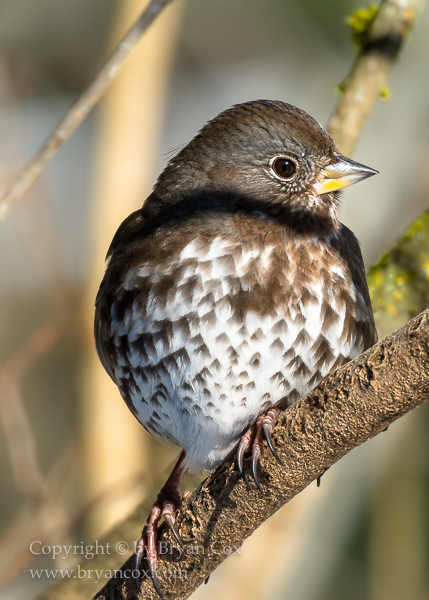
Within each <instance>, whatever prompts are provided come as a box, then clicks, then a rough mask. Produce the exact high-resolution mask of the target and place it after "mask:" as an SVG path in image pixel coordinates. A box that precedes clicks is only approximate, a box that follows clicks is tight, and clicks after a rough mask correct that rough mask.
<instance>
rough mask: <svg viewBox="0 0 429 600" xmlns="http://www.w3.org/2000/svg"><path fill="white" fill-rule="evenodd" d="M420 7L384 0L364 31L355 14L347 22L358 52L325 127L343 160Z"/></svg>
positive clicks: (407, 0)
mask: <svg viewBox="0 0 429 600" xmlns="http://www.w3.org/2000/svg"><path fill="white" fill-rule="evenodd" d="M421 5H422V0H384V1H383V2H382V3H381V5H380V7H379V9H378V11H377V13H376V17H375V19H374V20H373V21H372V19H371V18H370V14H371V13H370V12H369V14H368V16H367V18H368V19H369V21H368V23H367V28H365V23H364V19H365V17H364V16H362V15H361V19H360V22H358V23H356V21H357V20H358V18H359V15H357V13H355V15H354V16H352V17H351V18H350V19H349V24H350V25H351V26H352V28H354V30H355V32H359V34H360V35H359V38H360V46H361V48H360V51H359V54H358V56H357V58H356V60H355V63H354V65H353V67H352V70H351V72H350V74H349V75H348V77H347V78H346V80H345V81H344V83H343V86H344V90H343V91H342V94H341V96H340V99H339V100H338V103H337V106H336V107H335V110H334V112H333V114H332V117H331V118H330V120H329V123H328V131H329V133H330V134H331V135H332V137H333V138H334V140H335V141H336V143H337V145H338V148H339V149H340V152H341V153H343V154H344V155H345V156H351V154H352V153H353V150H354V147H355V144H356V141H357V139H358V137H359V134H360V132H361V130H362V127H363V125H364V123H365V121H366V120H367V118H368V116H369V114H370V112H371V110H372V107H373V105H374V103H375V101H376V100H377V98H380V96H381V94H382V91H383V89H384V88H385V86H386V83H387V80H388V77H389V75H390V71H391V70H392V67H393V65H394V63H395V60H396V58H397V57H398V55H399V52H400V50H401V48H402V45H403V43H404V40H405V39H406V37H407V35H408V34H409V32H410V31H411V29H412V28H413V25H414V22H415V18H416V15H417V13H418V11H419V9H420V7H421ZM361 12H365V11H361ZM362 22H363V23H362Z"/></svg>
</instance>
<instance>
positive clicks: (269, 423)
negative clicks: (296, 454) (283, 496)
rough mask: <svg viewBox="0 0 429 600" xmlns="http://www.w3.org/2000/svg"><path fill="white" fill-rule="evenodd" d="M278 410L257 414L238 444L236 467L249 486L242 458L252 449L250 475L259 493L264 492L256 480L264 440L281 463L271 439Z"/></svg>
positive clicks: (262, 453) (271, 409) (272, 409)
mask: <svg viewBox="0 0 429 600" xmlns="http://www.w3.org/2000/svg"><path fill="white" fill-rule="evenodd" d="M279 412H280V409H278V408H270V410H268V411H267V412H266V413H263V414H261V415H259V417H258V420H257V421H256V423H255V425H252V427H251V428H250V429H249V430H248V431H246V433H245V434H244V435H243V437H242V438H241V440H240V444H239V445H238V451H237V467H238V470H239V472H240V475H241V476H242V478H243V480H244V482H245V483H246V485H247V486H248V487H250V486H249V482H248V481H247V479H246V476H245V474H244V471H243V458H244V455H245V453H246V452H250V451H252V476H253V479H254V481H255V483H256V487H257V488H258V490H259V491H260V492H261V494H263V493H264V492H263V490H262V488H261V485H260V483H259V480H258V474H257V467H258V462H259V460H260V458H261V457H262V456H263V455H264V440H265V441H266V442H267V445H268V448H269V449H270V450H271V452H272V454H273V456H274V457H275V458H276V459H277V460H278V462H279V463H280V464H282V461H281V460H280V458H279V456H278V454H277V452H276V450H275V448H274V445H273V442H272V440H271V433H272V431H273V429H274V423H275V421H276V418H277V416H278V414H279Z"/></svg>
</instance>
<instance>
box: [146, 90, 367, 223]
mask: <svg viewBox="0 0 429 600" xmlns="http://www.w3.org/2000/svg"><path fill="white" fill-rule="evenodd" d="M375 173H377V171H375V170H373V169H370V168H369V167H365V166H364V165H360V164H359V163H355V162H353V161H350V160H349V159H346V158H344V157H342V156H341V155H340V154H339V152H338V149H337V147H336V145H335V142H334V141H333V139H332V138H331V136H330V135H329V134H328V132H327V131H326V130H325V129H324V128H323V127H322V126H321V125H320V124H319V123H318V122H317V121H316V120H315V119H313V118H312V117H311V116H310V115H308V114H307V113H306V112H305V111H303V110H301V109H299V108H297V107H295V106H292V105H290V104H286V103H284V102H280V101H269V100H257V101H253V102H246V103H244V104H239V105H236V106H233V107H232V108H230V109H229V110H226V111H224V112H222V113H220V114H219V115H218V116H217V117H216V118H215V119H213V120H212V121H210V122H209V123H207V125H205V127H203V128H202V129H201V131H200V132H199V134H198V135H197V136H196V137H195V138H194V139H193V140H192V141H191V142H190V143H189V144H188V145H187V146H186V147H185V148H184V149H183V150H182V151H181V152H179V153H178V154H177V156H175V157H174V158H173V159H172V160H171V161H170V162H169V164H168V165H167V167H166V169H165V170H164V171H163V173H162V174H161V175H160V177H159V179H158V182H157V184H156V186H155V188H154V192H155V195H156V196H157V198H158V200H159V199H161V200H162V201H163V202H167V203H169V204H174V203H176V202H183V201H184V200H185V198H187V199H188V201H189V202H190V203H191V204H193V205H194V203H196V204H198V203H201V206H202V205H205V206H206V208H209V207H210V206H213V208H216V207H218V209H219V208H220V205H222V206H223V207H224V208H225V209H230V210H237V209H251V210H261V211H265V212H268V213H271V214H273V215H277V216H281V214H282V213H294V212H299V213H300V214H302V215H303V217H304V218H305V215H306V214H308V215H311V216H312V218H325V219H326V218H327V219H329V220H331V219H333V220H334V221H336V208H337V203H338V198H337V196H338V194H337V192H338V190H340V189H342V188H344V187H346V186H348V185H351V184H353V183H356V182H358V181H360V180H362V179H365V178H366V177H370V176H371V175H374V174H375ZM195 208H196V207H195Z"/></svg>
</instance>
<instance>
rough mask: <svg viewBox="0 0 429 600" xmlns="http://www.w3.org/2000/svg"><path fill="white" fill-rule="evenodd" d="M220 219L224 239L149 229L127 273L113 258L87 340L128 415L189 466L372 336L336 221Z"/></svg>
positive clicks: (361, 288)
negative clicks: (94, 343) (318, 227)
mask: <svg viewBox="0 0 429 600" xmlns="http://www.w3.org/2000/svg"><path fill="white" fill-rule="evenodd" d="M133 218H134V219H135V220H136V221H138V220H140V219H141V218H142V216H141V214H140V213H139V212H137V213H135V214H134V217H133ZM229 221H230V222H229V223H228V227H227V231H228V235H220V234H219V232H215V231H214V232H208V231H204V229H203V230H202V231H201V230H200V231H198V230H197V231H196V232H195V233H192V234H190V233H186V231H183V235H181V236H178V235H177V231H176V232H175V233H174V235H172V233H171V231H170V230H168V229H167V230H165V231H162V230H159V231H157V232H156V233H155V234H154V235H153V238H152V239H151V240H150V244H149V243H148V240H146V243H145V244H142V243H141V242H140V243H141V244H142V248H141V252H142V253H145V254H144V256H145V258H144V260H143V259H142V260H141V261H140V260H139V261H136V262H137V264H135V265H130V266H129V268H128V269H127V268H126V267H127V265H128V257H127V255H126V254H125V255H123V256H122V262H124V263H125V268H122V273H123V275H122V277H121V278H120V279H119V281H118V286H117V288H116V289H115V290H114V292H113V299H112V302H111V307H110V312H109V313H108V314H106V315H105V316H104V320H103V330H105V331H107V332H108V333H107V335H106V334H104V335H101V334H99V335H98V336H97V339H98V342H99V352H100V355H101V356H102V357H104V363H105V365H106V366H107V367H108V370H109V372H110V374H111V376H112V377H113V379H114V381H116V383H117V384H118V386H119V389H120V391H121V394H122V396H123V398H124V399H125V401H126V402H127V404H128V406H129V407H130V409H131V410H132V412H133V413H134V415H135V416H136V417H137V419H138V420H139V421H140V422H141V423H142V425H143V426H144V427H145V428H146V429H147V430H148V431H149V432H150V433H152V434H153V435H154V436H156V437H157V438H159V439H161V440H163V441H167V440H171V441H173V442H174V443H176V444H177V445H178V446H180V447H181V448H183V449H184V450H185V451H186V456H187V461H186V466H187V467H188V469H190V470H191V471H200V470H201V469H208V470H212V469H213V468H214V467H216V465H218V464H219V463H220V462H221V461H222V460H223V459H224V458H225V456H226V455H227V454H228V453H229V452H230V450H231V449H232V448H233V447H234V445H235V444H236V443H237V441H238V439H239V438H240V436H241V435H242V433H243V432H244V431H245V430H246V429H247V428H248V427H249V426H250V425H251V424H253V423H254V422H255V421H256V419H257V417H258V415H259V414H261V413H262V412H264V411H267V410H268V409H269V408H270V407H272V406H279V407H281V408H285V407H287V406H288V405H290V404H292V403H293V402H295V401H296V400H298V399H299V398H300V397H301V396H303V395H304V394H305V393H306V392H308V391H309V390H310V389H311V388H312V387H314V386H315V385H316V384H317V383H318V382H319V381H320V380H321V379H322V377H324V376H325V375H326V374H327V373H328V372H329V371H330V370H332V369H335V368H337V367H338V366H340V365H341V364H343V363H345V362H346V361H348V360H349V359H350V358H353V357H354V356H357V355H358V354H360V353H361V352H362V350H363V349H365V348H366V347H367V346H368V345H369V343H370V341H372V339H373V338H374V328H373V321H372V314H371V312H370V311H369V310H368V298H367V289H366V283H365V281H364V279H363V278H362V274H359V273H358V272H355V273H353V267H352V264H353V260H355V261H356V260H357V259H360V252H359V247H358V244H357V242H356V240H355V238H354V236H353V234H352V233H351V232H350V231H349V230H347V228H345V227H342V229H341V230H340V231H339V232H338V233H337V234H334V235H329V236H327V235H323V233H322V234H321V233H320V232H319V233H314V232H313V233H311V232H308V231H306V232H305V233H301V234H299V233H296V232H293V231H292V230H291V229H290V228H287V227H284V226H280V225H279V224H278V223H276V222H271V223H270V222H268V223H267V217H266V216H264V215H263V214H261V213H246V212H244V211H242V212H239V213H237V214H235V215H234V216H230V218H229ZM129 225H130V224H128V226H129ZM267 228H269V234H267ZM178 237H179V239H180V244H178ZM149 245H150V247H151V249H150V250H149V248H148V246H149ZM135 250H136V249H135V247H134V252H135ZM146 252H147V253H146ZM119 263H121V261H119ZM121 266H122V267H123V266H124V265H121ZM118 267H119V265H118ZM355 271H357V269H355ZM106 347H107V348H108V351H107V352H106V350H105V348H106Z"/></svg>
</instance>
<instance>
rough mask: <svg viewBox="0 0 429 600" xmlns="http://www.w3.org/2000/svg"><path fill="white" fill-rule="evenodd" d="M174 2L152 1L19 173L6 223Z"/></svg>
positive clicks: (7, 195)
mask: <svg viewBox="0 0 429 600" xmlns="http://www.w3.org/2000/svg"><path fill="white" fill-rule="evenodd" d="M170 2H171V0H151V1H150V3H149V5H148V6H147V8H146V9H145V10H144V11H143V13H142V15H141V16H140V17H139V18H138V19H137V21H136V22H135V23H134V25H133V26H132V27H131V29H130V30H129V31H128V33H127V34H126V35H125V37H124V38H123V39H122V41H121V42H120V43H119V44H118V46H117V47H116V49H115V50H114V51H113V53H112V54H111V55H110V57H109V58H108V60H107V62H106V63H105V64H104V66H103V67H102V68H101V70H100V71H99V72H98V74H97V76H96V77H95V79H94V81H93V82H92V83H91V84H90V86H89V87H88V88H87V89H86V91H85V92H84V93H83V94H82V96H81V97H80V98H78V100H77V101H76V102H75V103H74V105H73V106H72V107H71V109H70V110H69V111H68V113H67V114H66V115H65V117H64V118H63V119H62V120H61V121H60V123H59V124H58V125H57V127H56V128H55V129H54V131H53V132H52V133H51V135H50V136H49V137H48V139H47V140H46V141H45V143H44V144H43V146H42V147H41V148H40V149H39V151H38V152H37V153H36V155H35V156H34V157H33V158H32V160H31V161H30V162H29V163H28V164H27V165H26V166H25V167H24V168H23V169H22V170H21V171H20V172H19V173H18V175H17V177H16V178H15V180H14V181H13V182H12V184H11V185H10V186H9V187H8V188H7V189H6V190H5V191H4V192H3V194H1V196H0V219H3V218H4V217H5V216H6V215H7V214H8V213H9V211H10V210H11V208H12V207H13V205H14V204H15V203H16V202H17V201H18V200H19V199H20V198H21V197H22V196H23V194H24V193H25V192H26V190H28V188H29V187H30V186H31V185H32V184H33V183H34V182H35V181H36V180H37V178H38V177H39V175H40V174H41V173H42V172H43V170H44V169H45V167H46V165H47V164H48V163H49V162H50V161H51V160H52V158H53V156H54V155H55V154H56V152H57V151H58V148H59V147H60V146H61V145H62V144H63V143H64V142H65V141H66V140H68V139H69V137H70V136H71V135H72V134H73V133H74V131H75V130H76V129H77V127H78V126H79V125H80V123H81V122H82V121H83V119H84V118H85V117H86V116H87V115H88V113H89V112H90V111H91V109H92V108H93V107H94V106H95V105H96V104H97V102H98V101H99V100H100V98H101V97H102V95H103V94H104V92H105V91H106V89H107V87H108V86H109V84H110V82H111V81H112V79H113V78H114V77H116V75H117V74H118V72H119V71H120V69H121V67H122V66H123V64H124V63H125V61H126V60H127V58H128V57H129V56H130V54H131V52H132V50H133V49H134V48H135V46H136V44H137V42H138V41H139V40H140V38H141V36H142V35H143V33H144V32H145V31H146V30H147V29H148V27H149V26H150V25H151V24H152V22H153V21H154V20H155V18H156V17H157V16H158V15H159V14H160V13H161V11H162V10H163V8H164V7H165V6H166V5H167V4H169V3H170Z"/></svg>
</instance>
